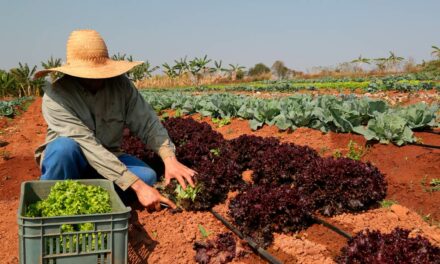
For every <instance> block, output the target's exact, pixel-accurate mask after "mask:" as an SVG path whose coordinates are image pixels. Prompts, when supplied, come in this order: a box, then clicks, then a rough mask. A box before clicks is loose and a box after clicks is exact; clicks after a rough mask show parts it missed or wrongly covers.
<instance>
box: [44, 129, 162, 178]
mask: <svg viewBox="0 0 440 264" xmlns="http://www.w3.org/2000/svg"><path fill="white" fill-rule="evenodd" d="M118 158H119V160H120V161H121V162H122V163H124V164H125V166H127V168H128V170H129V171H131V172H132V173H134V174H135V175H136V176H138V177H139V178H140V179H142V180H143V181H144V182H145V183H147V184H148V185H150V186H152V185H154V184H155V183H156V181H157V176H156V172H155V171H154V170H153V169H152V168H151V167H150V166H148V165H147V164H146V163H145V162H143V161H141V160H140V159H138V158H136V157H133V156H130V155H128V154H123V155H121V156H119V157H118ZM41 174H42V175H41V178H40V179H41V180H66V179H82V178H83V179H84V178H88V179H90V178H100V177H101V176H100V175H99V174H98V173H97V172H96V170H95V169H93V168H92V167H91V166H90V165H89V163H88V162H87V159H86V158H85V157H84V154H83V153H82V151H81V148H80V147H79V144H78V143H77V142H76V141H74V140H73V139H70V138H68V137H59V138H57V139H55V140H54V141H52V142H50V143H49V144H48V145H47V146H46V149H45V151H44V159H43V164H42V167H41Z"/></svg>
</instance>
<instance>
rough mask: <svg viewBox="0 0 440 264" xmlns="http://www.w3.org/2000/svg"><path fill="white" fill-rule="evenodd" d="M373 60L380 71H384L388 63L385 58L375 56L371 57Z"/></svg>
mask: <svg viewBox="0 0 440 264" xmlns="http://www.w3.org/2000/svg"><path fill="white" fill-rule="evenodd" d="M373 61H374V64H376V67H377V69H378V70H379V71H380V72H384V71H385V70H386V69H387V63H388V59H387V58H377V59H373Z"/></svg>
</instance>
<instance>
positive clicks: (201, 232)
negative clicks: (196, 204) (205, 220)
mask: <svg viewBox="0 0 440 264" xmlns="http://www.w3.org/2000/svg"><path fill="white" fill-rule="evenodd" d="M198 227H199V231H200V234H202V237H203V239H206V238H207V237H209V236H210V235H211V234H212V232H210V231H208V230H206V229H205V227H203V226H202V225H201V224H199V225H198Z"/></svg>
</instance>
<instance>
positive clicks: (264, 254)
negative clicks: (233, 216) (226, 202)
mask: <svg viewBox="0 0 440 264" xmlns="http://www.w3.org/2000/svg"><path fill="white" fill-rule="evenodd" d="M209 211H210V212H211V213H212V214H213V215H214V217H215V218H217V219H218V220H220V222H222V224H224V225H225V226H226V227H227V228H229V229H230V230H231V231H232V232H234V234H236V235H237V236H238V237H239V238H241V239H243V240H245V241H246V242H247V243H248V244H249V246H250V247H251V248H253V249H254V250H255V251H257V252H258V254H260V256H261V257H263V258H264V259H265V260H267V261H268V262H269V263H271V264H281V263H282V262H281V261H279V260H278V259H277V258H275V257H274V256H273V255H272V254H270V253H269V252H267V251H266V250H264V249H263V248H261V247H260V246H258V244H257V243H255V242H254V241H253V240H252V239H251V238H249V237H247V236H244V235H243V234H242V233H241V232H240V231H238V229H237V228H235V227H234V226H233V225H232V224H231V223H229V222H228V220H226V219H225V218H223V216H221V215H220V214H219V213H217V212H216V211H214V210H213V209H210V210H209Z"/></svg>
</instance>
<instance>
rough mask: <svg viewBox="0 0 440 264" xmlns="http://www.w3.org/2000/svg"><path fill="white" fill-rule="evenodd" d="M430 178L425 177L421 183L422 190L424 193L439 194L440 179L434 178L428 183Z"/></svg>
mask: <svg viewBox="0 0 440 264" xmlns="http://www.w3.org/2000/svg"><path fill="white" fill-rule="evenodd" d="M427 178H428V176H426V175H425V176H424V177H423V179H422V180H421V181H420V185H422V189H423V191H424V192H437V191H440V178H433V179H431V181H430V182H429V184H428V183H427V182H428V180H427Z"/></svg>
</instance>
